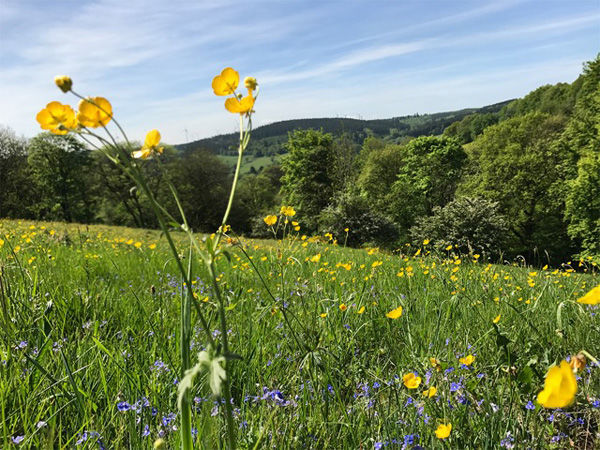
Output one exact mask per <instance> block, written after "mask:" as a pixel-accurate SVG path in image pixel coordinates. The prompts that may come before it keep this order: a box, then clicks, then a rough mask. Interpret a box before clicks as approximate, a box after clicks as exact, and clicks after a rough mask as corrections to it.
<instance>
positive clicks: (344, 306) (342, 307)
mask: <svg viewBox="0 0 600 450" xmlns="http://www.w3.org/2000/svg"><path fill="white" fill-rule="evenodd" d="M347 309H348V307H347V306H346V304H345V303H342V304H341V305H340V311H346V310H347Z"/></svg>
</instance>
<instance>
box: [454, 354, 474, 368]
mask: <svg viewBox="0 0 600 450" xmlns="http://www.w3.org/2000/svg"><path fill="white" fill-rule="evenodd" d="M473 361H475V357H474V356H473V355H469V356H465V357H464V358H460V359H459V360H458V362H459V363H461V364H464V365H465V366H470V365H471V364H473Z"/></svg>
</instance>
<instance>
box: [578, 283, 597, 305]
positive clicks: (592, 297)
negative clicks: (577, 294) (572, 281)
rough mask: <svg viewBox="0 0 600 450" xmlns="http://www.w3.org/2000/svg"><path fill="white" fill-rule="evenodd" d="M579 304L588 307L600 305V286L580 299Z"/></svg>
mask: <svg viewBox="0 0 600 450" xmlns="http://www.w3.org/2000/svg"><path fill="white" fill-rule="evenodd" d="M577 302H579V303H584V304H586V305H598V304H600V285H598V286H596V287H595V288H594V289H592V290H591V291H590V292H588V293H587V294H585V295H584V296H583V297H581V298H580V299H578V300H577Z"/></svg>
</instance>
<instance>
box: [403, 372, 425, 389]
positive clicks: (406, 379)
mask: <svg viewBox="0 0 600 450" xmlns="http://www.w3.org/2000/svg"><path fill="white" fill-rule="evenodd" d="M402 382H403V383H404V386H406V387H407V388H408V389H416V388H418V387H419V385H420V384H421V377H418V376H416V375H415V374H414V373H412V372H409V373H407V374H405V375H404V376H403V377H402Z"/></svg>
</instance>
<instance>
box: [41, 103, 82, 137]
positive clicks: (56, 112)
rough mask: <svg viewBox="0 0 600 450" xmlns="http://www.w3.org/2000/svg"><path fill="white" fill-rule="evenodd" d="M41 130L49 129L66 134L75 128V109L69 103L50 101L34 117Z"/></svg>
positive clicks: (55, 132)
mask: <svg viewBox="0 0 600 450" xmlns="http://www.w3.org/2000/svg"><path fill="white" fill-rule="evenodd" d="M35 118H36V120H37V121H38V122H39V124H40V126H41V127H42V130H50V132H51V133H53V134H67V133H68V131H69V130H71V129H74V128H77V119H76V118H75V111H73V108H71V107H70V106H69V105H63V104H62V103H60V102H50V103H48V104H47V105H46V107H45V108H44V109H42V110H41V111H40V112H39V113H38V114H37V116H36V117H35Z"/></svg>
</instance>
